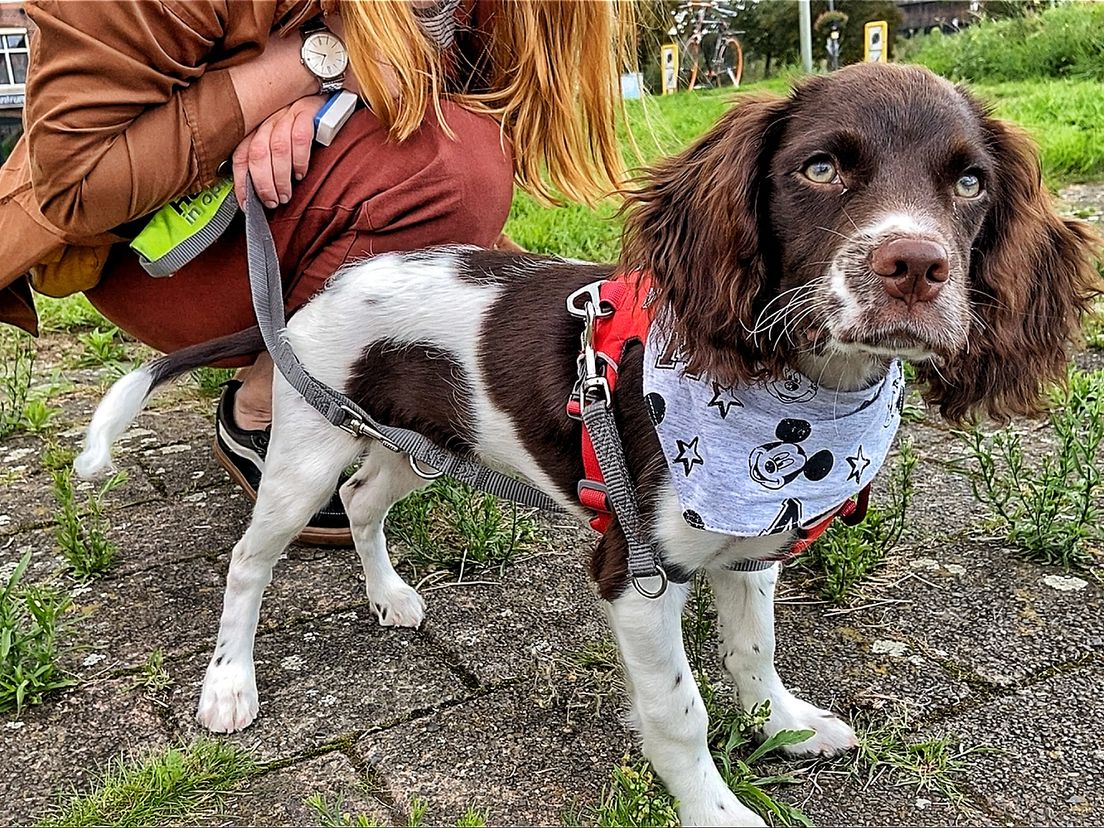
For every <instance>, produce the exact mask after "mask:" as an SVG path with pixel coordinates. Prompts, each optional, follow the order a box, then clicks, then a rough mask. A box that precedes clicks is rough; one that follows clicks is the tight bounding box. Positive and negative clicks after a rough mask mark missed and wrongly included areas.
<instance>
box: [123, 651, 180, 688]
mask: <svg viewBox="0 0 1104 828" xmlns="http://www.w3.org/2000/svg"><path fill="white" fill-rule="evenodd" d="M171 684H172V676H170V675H169V671H168V670H166V669H165V654H164V653H163V652H161V650H159V649H158V650H154V651H153V652H152V653H150V654H149V656H147V657H146V663H145V664H143V665H142V672H141V673H139V674H138V675H136V676H135V677H134V683H133V685H132V686H134V687H141V688H143V689H145V690H148V691H149V692H151V693H159V692H160V691H162V690H164V689H165V688H167V687H169V686H170V685H171Z"/></svg>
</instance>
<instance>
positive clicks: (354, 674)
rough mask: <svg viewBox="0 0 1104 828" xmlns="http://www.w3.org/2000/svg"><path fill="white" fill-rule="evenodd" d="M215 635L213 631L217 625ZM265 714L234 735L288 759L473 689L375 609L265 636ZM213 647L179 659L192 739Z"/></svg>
mask: <svg viewBox="0 0 1104 828" xmlns="http://www.w3.org/2000/svg"><path fill="white" fill-rule="evenodd" d="M212 635H213V632H212ZM255 653H256V668H257V687H258V691H259V693H260V699H261V713H260V716H259V718H258V719H257V721H256V722H255V723H254V724H253V725H252V726H251V727H249V728H248V729H247V730H245V731H243V732H242V733H240V734H236V735H235V736H233V737H232V738H233V739H234V740H235V741H237V742H238V743H240V744H241V745H243V746H245V747H247V748H249V749H250V750H252V751H254V753H256V754H257V755H258V756H260V757H261V758H263V759H274V758H283V757H288V756H291V755H294V754H297V753H300V752H302V751H304V750H307V749H311V748H316V747H318V746H319V745H323V744H327V743H329V742H331V741H333V740H334V739H337V738H338V737H340V736H344V735H347V734H350V733H353V732H356V731H361V730H364V729H367V728H371V727H379V726H383V725H386V724H391V723H394V722H396V721H401V720H403V719H406V718H409V717H411V716H413V715H415V714H421V713H424V712H425V711H429V710H432V709H434V708H436V707H437V706H439V705H443V704H449V703H455V702H457V701H459V700H461V699H464V698H467V697H469V696H471V695H472V691H471V690H470V689H469V688H467V687H465V686H464V684H463V683H462V682H461V681H460V679H458V678H457V677H456V675H455V673H454V672H453V671H451V670H450V669H449V668H448V667H447V666H446V665H445V664H444V663H443V660H442V659H441V658H440V655H439V654H438V653H437V652H436V651H435V650H434V649H433V648H432V647H431V646H430V645H429V644H428V643H427V642H426V641H425V640H424V638H423V637H422V636H420V635H419V634H418V633H417V632H415V631H414V630H398V629H391V628H386V629H385V628H382V627H380V626H379V625H378V624H377V623H376V620H375V617H374V616H373V615H372V614H371V612H370V611H369V610H367V609H366V608H361V609H360V610H359V611H355V610H349V611H347V612H342V613H338V614H336V615H331V616H327V617H325V618H321V619H317V620H314V621H310V622H306V623H301V624H297V625H295V626H293V627H291V628H289V629H281V630H277V631H274V632H272V633H269V634H266V635H259V636H258V638H257V646H256V650H255ZM209 658H210V654H209V653H208V652H206V651H203V652H200V653H195V654H193V655H189V656H188V657H187V658H185V659H183V660H182V661H180V662H178V665H177V667H176V673H175V674H174V677H175V678H177V679H178V686H177V687H176V688H174V691H173V694H172V696H171V699H170V702H171V705H172V709H173V712H174V715H175V717H176V720H177V721H178V722H179V723H180V725H181V727H182V729H183V731H184V732H185V734H186V735H187V736H188V737H189V738H190V737H192V736H196V735H200V734H201V729H200V727H199V725H198V723H196V722H195V721H194V719H193V715H194V713H195V707H196V705H197V704H198V702H199V691H200V687H201V685H202V683H203V673H204V670H205V669H206V667H207V662H208V660H209Z"/></svg>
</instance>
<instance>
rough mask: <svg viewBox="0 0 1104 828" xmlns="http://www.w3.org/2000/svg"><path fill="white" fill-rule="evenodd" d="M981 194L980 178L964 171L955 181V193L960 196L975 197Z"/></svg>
mask: <svg viewBox="0 0 1104 828" xmlns="http://www.w3.org/2000/svg"><path fill="white" fill-rule="evenodd" d="M980 194H981V179H980V178H978V177H977V176H976V175H974V174H973V173H966V175H964V176H962V177H961V178H959V179H958V181H956V182H955V195H957V196H959V197H960V198H977V197H978V196H979V195H980Z"/></svg>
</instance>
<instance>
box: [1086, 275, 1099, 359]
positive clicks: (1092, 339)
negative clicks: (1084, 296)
mask: <svg viewBox="0 0 1104 828" xmlns="http://www.w3.org/2000/svg"><path fill="white" fill-rule="evenodd" d="M1100 268H1101V270H1104V263H1101V264H1100ZM1101 276H1104V272H1102V273H1101ZM1084 332H1085V344H1086V345H1088V346H1089V347H1090V348H1095V349H1097V350H1099V351H1104V305H1100V304H1098V305H1097V306H1096V309H1095V310H1094V312H1093V313H1092V314H1091V315H1089V316H1087V317H1086V318H1085V323H1084Z"/></svg>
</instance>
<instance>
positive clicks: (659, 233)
mask: <svg viewBox="0 0 1104 828" xmlns="http://www.w3.org/2000/svg"><path fill="white" fill-rule="evenodd" d="M788 107H789V101H788V100H786V99H784V98H775V97H769V98H767V97H761V98H751V99H744V100H742V101H741V102H740V103H739V104H738V105H737V106H735V107H733V108H732V109H731V110H729V111H728V112H726V113H725V114H724V115H722V116H721V119H720V120H719V121H718V122H717V124H716V125H715V126H714V127H713V128H712V129H711V130H709V132H707V133H706V134H705V135H704V136H703V137H701V138H699V139H698V140H697V141H696V142H694V143H693V144H692V145H691V146H690V147H689V148H688V149H686V150H684V151H683V152H681V153H679V154H678V155H675V156H673V157H671V158H667V159H664V160H663V161H660V162H658V163H657V164H655V165H654V166H653V167H651V168H650V169H649V170H648V171H647V172H645V173H644V175H643V176H642V177H641V178H640V179H639V181H638V184H637V186H636V187H635V188H634V189H632V190H631V191H630V192H629V193H628V194H627V201H626V207H625V209H626V211H627V215H626V221H625V229H624V234H623V237H622V252H621V267H622V269H624V270H626V271H632V270H637V269H640V268H643V269H645V270H646V271H648V272H649V273H651V274H652V278H653V280H654V285H655V290H656V309H657V310H656V319H657V322H658V323H660V324H663V325H665V326H670V328H671V330H672V332H673V334H674V336H673V337H672V348H673V349H676V348H677V349H678V350H680V351H681V352H682V353H683V354H684V355H685V356H687V357H688V358H689V365H688V367H687V370H688V371H690V372H692V373H705V374H708V375H709V376H712V377H714V378H716V379H717V381H718V382H722V383H723V384H725V385H730V384H732V383H734V382H737V381H741V380H742V381H746V380H748V379H751V378H752V377H754V376H757V375H760V374H762V373H763V371H762V370H760V369H761V368H763V367H766V368H773V369H778V370H780V369H781V368H782V366H783V364H784V363H785V355H784V354H782V353H780V352H778V351H775V352H772V353H765V352H763V351H762V350H761V349H760V348H759V347H757V346H756V344H755V343H754V342H752V340H751V337H750V334H749V330H748V329H749V328H750V327H751V324H752V319H753V318H754V313H753V312H754V309H755V308H756V307H757V306H759V305H761V304H762V302H763V300H764V298H765V293H766V288H767V286H768V278H767V268H766V264H765V260H764V255H763V248H764V246H765V243H766V242H767V240H766V239H765V238H764V230H763V228H766V227H767V226H768V222H767V217H766V204H765V203H764V200H763V198H762V193H763V191H764V189H765V188H766V186H767V173H768V169H769V166H770V152H769V150H771V149H772V148H773V146H774V144H775V141H776V138H777V135H778V133H779V130H780V128H781V126H782V125H783V123H784V121H785V115H786V111H787V108H788Z"/></svg>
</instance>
